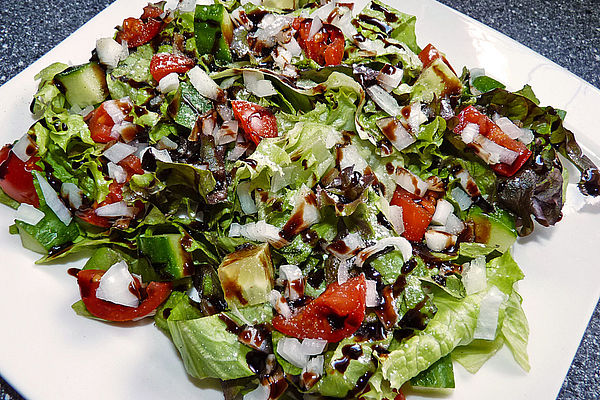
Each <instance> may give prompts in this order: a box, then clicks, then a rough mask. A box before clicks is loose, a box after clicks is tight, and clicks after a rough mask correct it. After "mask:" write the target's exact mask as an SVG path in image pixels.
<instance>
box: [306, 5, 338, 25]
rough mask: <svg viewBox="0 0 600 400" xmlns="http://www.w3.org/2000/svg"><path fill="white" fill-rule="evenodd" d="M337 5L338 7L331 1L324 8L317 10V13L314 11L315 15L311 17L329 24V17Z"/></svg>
mask: <svg viewBox="0 0 600 400" xmlns="http://www.w3.org/2000/svg"><path fill="white" fill-rule="evenodd" d="M335 5H336V4H335V1H330V2H329V3H326V4H325V5H324V6H321V7H319V8H317V9H316V10H315V11H313V13H312V14H311V15H310V16H311V17H312V18H315V17H319V19H320V20H321V21H325V22H327V21H328V19H329V16H330V15H331V13H332V12H333V10H334V9H335Z"/></svg>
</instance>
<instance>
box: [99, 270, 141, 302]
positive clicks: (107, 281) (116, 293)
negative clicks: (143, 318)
mask: <svg viewBox="0 0 600 400" xmlns="http://www.w3.org/2000/svg"><path fill="white" fill-rule="evenodd" d="M133 285H135V283H134V280H133V276H131V273H130V272H129V269H128V267H127V263H126V262H125V261H120V262H118V263H116V264H114V265H113V266H111V267H110V268H109V269H108V270H107V271H106V272H105V273H104V275H102V278H100V284H99V285H98V289H96V297H97V298H99V299H101V300H106V301H110V302H111V303H115V304H120V305H122V306H126V307H138V306H139V305H140V300H139V299H138V298H137V296H136V295H134V294H133V293H131V291H130V290H129V288H130V286H133Z"/></svg>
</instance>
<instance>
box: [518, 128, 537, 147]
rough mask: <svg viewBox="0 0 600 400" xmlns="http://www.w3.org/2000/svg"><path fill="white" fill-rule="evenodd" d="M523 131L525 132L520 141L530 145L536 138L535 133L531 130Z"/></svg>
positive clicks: (522, 129)
mask: <svg viewBox="0 0 600 400" xmlns="http://www.w3.org/2000/svg"><path fill="white" fill-rule="evenodd" d="M521 131H523V134H522V135H521V136H520V137H519V140H520V141H521V142H522V143H523V144H529V143H531V142H533V139H534V138H535V137H534V136H533V132H532V130H531V129H527V128H521Z"/></svg>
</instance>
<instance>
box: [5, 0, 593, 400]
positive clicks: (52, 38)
mask: <svg viewBox="0 0 600 400" xmlns="http://www.w3.org/2000/svg"><path fill="white" fill-rule="evenodd" d="M440 1H441V2H442V3H444V4H446V5H448V6H450V7H453V8H455V9H457V10H459V11H460V12H462V13H465V14H467V15H469V16H471V17H473V18H475V19H477V20H479V21H481V22H483V23H484V24H486V25H489V26H491V27H492V28H495V29H497V30H499V31H501V32H503V33H505V34H506V35H508V36H510V37H511V38H513V39H515V40H517V41H518V42H521V43H523V44H525V45H526V46H528V47H530V48H532V49H533V50H535V51H537V52H538V53H540V54H542V55H544V56H546V57H548V58H549V59H551V60H552V61H554V62H556V63H557V64H559V65H561V66H563V67H565V68H566V69H568V70H569V71H571V72H573V73H574V74H576V75H578V76H580V77H581V78H583V79H585V80H586V81H588V82H590V83H591V84H593V85H594V86H596V87H599V88H600V1H598V0H585V1H581V0H573V1H570V0H508V1H504V2H499V1H497V0H496V1H491V0H473V1H464V0H462V1H461V0H440ZM111 3H112V1H108V0H69V1H65V0H56V1H53V2H43V1H35V0H9V1H4V2H3V4H2V7H0V60H1V61H0V85H1V84H3V83H4V82H6V81H8V80H9V79H10V78H12V77H13V76H15V75H16V74H17V73H19V72H20V71H21V70H23V69H24V68H25V67H27V66H28V65H29V64H31V63H32V62H34V61H35V60H37V59H38V58H39V57H41V56H42V55H43V54H45V53H46V52H48V51H49V50H51V49H52V48H53V47H54V46H55V45H56V44H58V43H59V42H60V41H62V40H63V39H64V38H66V37H67V36H68V35H69V34H71V33H72V32H74V31H75V30H76V29H77V28H79V27H80V26H81V25H83V24H84V23H85V22H86V21H87V20H89V19H90V18H91V17H93V16H94V15H96V14H97V13H98V12H99V11H101V10H102V9H103V8H105V7H106V6H108V5H109V4H111ZM549 330H551V327H549ZM599 334H600V303H599V304H598V305H597V306H596V310H595V312H594V315H593V317H592V319H591V321H590V324H589V326H588V328H587V330H586V333H585V336H584V338H583V340H582V342H581V345H580V347H579V350H578V351H577V354H576V356H575V359H574V360H573V364H572V365H571V368H570V370H569V373H568V375H567V378H566V380H565V382H564V383H563V387H562V389H561V391H560V394H559V396H558V399H561V400H563V399H564V400H566V399H590V400H591V399H599V398H600V376H599V371H600V338H599V336H600V335H599ZM1 372H2V371H0V373H1ZM499 390H501V389H499ZM10 399H15V400H17V399H22V397H21V396H19V395H18V394H17V393H16V392H15V391H14V390H13V389H12V388H11V387H10V386H9V385H7V384H6V382H5V381H4V380H2V379H1V378H0V400H10Z"/></svg>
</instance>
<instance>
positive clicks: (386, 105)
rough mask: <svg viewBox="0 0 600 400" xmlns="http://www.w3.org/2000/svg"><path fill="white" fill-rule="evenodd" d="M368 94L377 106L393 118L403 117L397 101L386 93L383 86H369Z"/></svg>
mask: <svg viewBox="0 0 600 400" xmlns="http://www.w3.org/2000/svg"><path fill="white" fill-rule="evenodd" d="M366 92H367V93H368V94H369V96H370V97H371V99H372V100H373V101H374V102H375V104H377V105H378V106H379V107H380V108H381V109H382V110H383V111H385V112H386V113H388V114H389V115H391V116H392V117H396V116H398V115H402V108H401V107H400V106H399V105H398V102H397V101H396V99H395V98H394V97H393V96H392V95H391V94H389V93H388V92H386V91H385V89H383V88H382V87H381V86H379V85H373V86H369V87H368V88H367V89H366Z"/></svg>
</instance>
